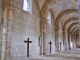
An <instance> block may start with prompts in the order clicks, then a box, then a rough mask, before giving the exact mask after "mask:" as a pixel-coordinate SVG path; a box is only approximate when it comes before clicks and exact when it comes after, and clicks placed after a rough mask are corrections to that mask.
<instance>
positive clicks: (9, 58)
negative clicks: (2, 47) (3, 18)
mask: <svg viewBox="0 0 80 60" xmlns="http://www.w3.org/2000/svg"><path fill="white" fill-rule="evenodd" d="M12 17H13V7H12V3H11V2H10V5H8V21H7V39H6V60H11V55H10V46H11V21H12V19H13V18H12Z"/></svg>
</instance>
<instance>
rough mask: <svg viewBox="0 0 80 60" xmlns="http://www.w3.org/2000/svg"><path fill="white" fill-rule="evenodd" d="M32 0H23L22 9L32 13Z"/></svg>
mask: <svg viewBox="0 0 80 60" xmlns="http://www.w3.org/2000/svg"><path fill="white" fill-rule="evenodd" d="M32 2H33V1H32V0H23V10H24V11H28V12H29V13H32Z"/></svg>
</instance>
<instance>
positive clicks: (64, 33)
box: [63, 31, 68, 50]
mask: <svg viewBox="0 0 80 60" xmlns="http://www.w3.org/2000/svg"><path fill="white" fill-rule="evenodd" d="M67 44H68V34H67V31H64V32H63V45H64V50H67Z"/></svg>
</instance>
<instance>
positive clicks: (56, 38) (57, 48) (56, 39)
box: [55, 28, 59, 52]
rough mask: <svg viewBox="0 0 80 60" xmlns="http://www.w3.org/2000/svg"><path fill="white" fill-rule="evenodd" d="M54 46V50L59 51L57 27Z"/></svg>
mask: <svg viewBox="0 0 80 60" xmlns="http://www.w3.org/2000/svg"><path fill="white" fill-rule="evenodd" d="M55 46H56V52H59V28H55Z"/></svg>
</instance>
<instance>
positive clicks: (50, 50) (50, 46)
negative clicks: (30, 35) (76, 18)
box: [49, 41, 52, 53]
mask: <svg viewBox="0 0 80 60" xmlns="http://www.w3.org/2000/svg"><path fill="white" fill-rule="evenodd" d="M49 44H50V53H51V44H52V42H51V41H50V42H49Z"/></svg>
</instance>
